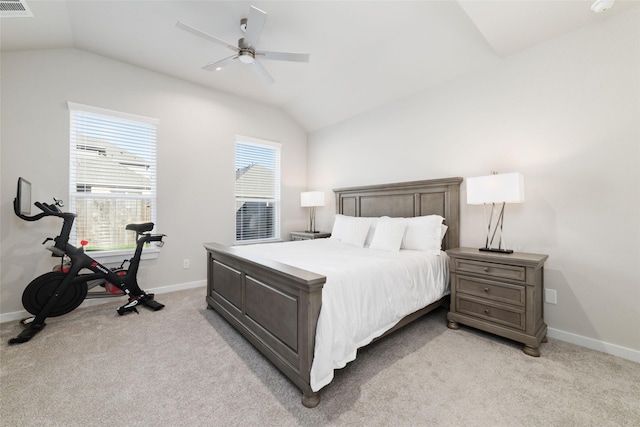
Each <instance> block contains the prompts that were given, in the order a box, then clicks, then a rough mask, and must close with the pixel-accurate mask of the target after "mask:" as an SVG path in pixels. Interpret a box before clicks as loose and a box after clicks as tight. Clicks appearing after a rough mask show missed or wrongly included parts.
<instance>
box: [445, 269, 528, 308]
mask: <svg viewBox="0 0 640 427" xmlns="http://www.w3.org/2000/svg"><path fill="white" fill-rule="evenodd" d="M455 287H456V293H457V292H460V293H464V294H470V295H475V296H478V297H480V298H487V299H490V300H491V301H499V302H506V303H509V304H516V305H519V306H521V307H524V306H525V302H526V297H527V296H526V293H525V287H524V286H519V285H511V284H509V283H496V282H492V281H490V280H483V279H477V278H475V277H467V276H458V277H457V278H456V283H455Z"/></svg>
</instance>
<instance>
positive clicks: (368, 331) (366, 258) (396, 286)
mask: <svg viewBox="0 0 640 427" xmlns="http://www.w3.org/2000/svg"><path fill="white" fill-rule="evenodd" d="M237 249H238V250H239V251H240V252H241V253H243V252H244V253H246V254H254V255H257V256H260V257H262V258H267V259H271V260H275V261H278V262H281V263H283V264H288V265H291V266H295V267H299V268H302V269H305V270H308V271H312V272H314V273H318V274H322V275H323V276H326V278H327V282H326V283H325V285H324V287H323V289H322V307H321V309H320V317H319V318H318V327H317V329H316V341H315V353H314V359H313V364H312V367H311V388H312V390H313V391H318V390H320V389H321V388H322V387H324V386H325V385H327V384H329V383H330V382H331V380H333V371H334V369H339V368H343V367H344V366H345V365H346V364H347V363H348V362H351V361H352V360H354V359H355V358H356V352H357V349H358V348H360V347H362V346H364V345H367V344H368V343H370V342H371V341H372V340H373V339H374V338H376V337H378V336H380V335H382V334H383V333H384V332H385V331H387V330H389V329H391V328H392V327H393V326H394V325H395V324H396V323H397V322H398V321H399V320H400V319H402V318H403V317H404V316H406V315H408V314H410V313H413V312H414V311H416V310H419V309H421V308H423V307H425V306H427V305H429V304H431V303H432V302H434V301H437V300H438V299H440V298H441V297H442V296H444V295H446V294H448V293H449V288H448V283H449V269H448V267H447V262H448V257H447V255H446V253H444V252H441V254H440V255H430V254H428V253H426V252H420V251H411V250H401V251H399V252H385V251H376V250H373V249H368V248H356V247H354V246H349V245H346V244H344V243H341V242H340V241H336V240H332V239H316V240H303V241H296V242H284V243H270V244H262V245H252V246H239V247H237Z"/></svg>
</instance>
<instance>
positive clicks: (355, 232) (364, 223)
mask: <svg viewBox="0 0 640 427" xmlns="http://www.w3.org/2000/svg"><path fill="white" fill-rule="evenodd" d="M345 218H348V220H347V227H345V230H344V232H343V234H342V238H341V239H340V240H342V243H346V244H347V245H351V246H355V247H358V248H361V247H363V246H364V242H365V240H367V234H369V228H370V227H371V222H372V221H371V218H359V217H358V218H356V217H345Z"/></svg>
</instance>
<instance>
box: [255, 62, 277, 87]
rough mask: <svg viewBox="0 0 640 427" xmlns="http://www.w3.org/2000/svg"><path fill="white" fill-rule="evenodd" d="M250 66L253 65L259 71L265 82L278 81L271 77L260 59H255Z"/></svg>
mask: <svg viewBox="0 0 640 427" xmlns="http://www.w3.org/2000/svg"><path fill="white" fill-rule="evenodd" d="M250 67H253V69H254V70H255V71H256V73H258V75H259V76H260V78H261V79H262V80H263V81H264V82H265V83H269V84H273V83H275V82H276V81H275V80H273V77H271V74H269V72H268V71H267V69H266V68H264V67H263V66H262V64H261V63H260V61H254V62H253V64H251V65H250Z"/></svg>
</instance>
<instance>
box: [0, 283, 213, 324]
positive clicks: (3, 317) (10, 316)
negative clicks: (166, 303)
mask: <svg viewBox="0 0 640 427" xmlns="http://www.w3.org/2000/svg"><path fill="white" fill-rule="evenodd" d="M206 286H207V281H206V280H198V281H197V282H189V283H180V284H177V285H169V286H161V287H159V288H153V289H146V291H147V292H150V293H152V294H166V293H167V292H176V291H182V290H185V289H192V288H200V287H202V288H204V287H206ZM203 296H204V294H203ZM113 301H116V300H115V299H112V298H97V299H88V300H85V301H84V302H83V303H82V304H80V307H79V308H83V307H91V306H94V305H99V304H105V303H108V302H113ZM123 301H124V302H126V300H124V299H123ZM29 316H31V314H29V312H27V311H25V310H22V311H14V312H11V313H1V314H0V323H4V322H11V321H15V320H21V319H24V318H27V317H29Z"/></svg>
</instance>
